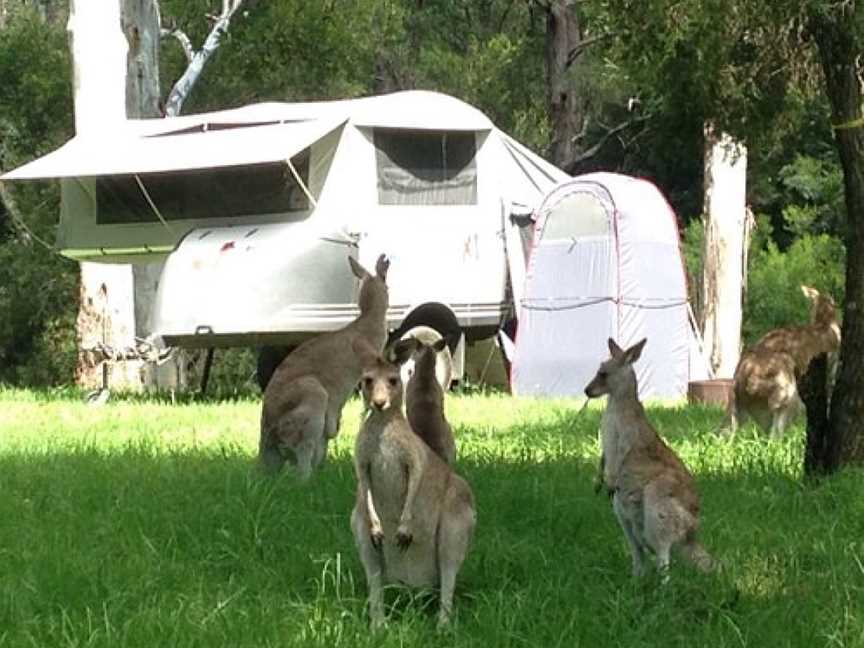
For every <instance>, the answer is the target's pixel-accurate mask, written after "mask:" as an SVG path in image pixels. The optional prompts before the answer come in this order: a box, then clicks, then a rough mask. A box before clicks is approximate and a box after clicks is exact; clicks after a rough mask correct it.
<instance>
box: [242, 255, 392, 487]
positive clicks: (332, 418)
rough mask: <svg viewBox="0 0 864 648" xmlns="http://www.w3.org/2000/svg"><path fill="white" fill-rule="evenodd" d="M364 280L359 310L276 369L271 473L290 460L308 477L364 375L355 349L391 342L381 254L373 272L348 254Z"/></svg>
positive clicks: (268, 404) (263, 442)
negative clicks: (360, 343) (362, 344)
mask: <svg viewBox="0 0 864 648" xmlns="http://www.w3.org/2000/svg"><path fill="white" fill-rule="evenodd" d="M348 263H349V265H350V266H351V271H352V272H353V273H354V276H356V277H357V278H358V279H360V296H359V298H358V305H359V307H360V315H359V316H358V317H357V318H356V319H355V320H354V321H353V322H351V323H350V324H348V325H347V326H345V327H344V328H341V329H339V330H338V331H332V332H329V333H323V334H321V335H319V336H317V337H315V338H313V339H311V340H308V341H306V342H304V343H303V344H301V345H300V346H299V347H297V348H296V349H295V350H294V351H293V352H292V353H290V354H289V355H288V356H287V357H286V358H285V359H284V360H283V361H282V363H281V364H280V365H279V367H278V368H277V369H276V372H275V373H274V374H273V377H272V378H271V379H270V382H269V383H268V384H267V388H266V389H265V390H264V399H263V405H262V411H261V439H260V443H259V460H260V462H261V465H262V467H263V468H264V469H265V470H267V471H270V472H276V471H278V470H279V469H280V468H281V467H282V466H283V464H284V463H285V462H286V461H288V462H289V463H291V464H292V465H293V466H295V467H296V469H297V474H298V475H299V477H300V478H301V479H307V478H308V477H309V476H310V475H311V473H312V471H313V470H314V469H315V468H317V467H318V466H319V465H321V463H322V462H323V461H324V458H325V457H326V456H327V444H328V442H329V441H330V439H332V438H334V437H335V436H336V435H337V434H338V432H339V422H340V417H341V415H342V408H343V406H344V405H345V401H346V400H347V399H348V397H349V396H350V395H351V392H352V391H353V390H354V388H355V387H356V385H357V381H358V380H360V370H361V367H360V360H359V359H358V357H357V355H356V354H355V353H354V351H353V347H352V345H353V343H354V342H355V340H363V341H364V342H365V343H366V345H368V346H369V347H370V348H373V349H377V350H378V351H380V350H381V349H383V348H384V343H385V342H386V341H387V323H386V316H387V306H388V296H387V283H386V279H387V270H388V268H389V266H390V262H389V261H388V260H387V259H386V257H385V256H384V255H383V254H382V255H381V256H380V257H379V258H378V262H377V263H376V264H375V275H374V276H373V275H370V274H369V273H368V272H367V271H366V270H365V269H364V268H363V267H362V266H361V265H360V264H359V263H357V262H356V261H354V259H352V258H351V257H349V258H348Z"/></svg>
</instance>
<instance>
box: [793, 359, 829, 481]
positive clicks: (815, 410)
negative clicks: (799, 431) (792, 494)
mask: <svg viewBox="0 0 864 648" xmlns="http://www.w3.org/2000/svg"><path fill="white" fill-rule="evenodd" d="M797 382H798V394H799V395H800V396H801V400H802V401H803V402H804V407H806V408H807V442H806V446H805V450H804V474H805V475H807V476H808V477H818V476H820V475H824V474H826V473H827V472H829V449H830V447H831V445H832V440H831V428H830V427H829V425H828V356H827V355H826V354H822V355H820V356H817V357H815V358H813V360H812V361H811V362H810V366H809V367H808V368H807V371H806V372H805V373H804V375H803V376H801V377H800V378H798V379H797Z"/></svg>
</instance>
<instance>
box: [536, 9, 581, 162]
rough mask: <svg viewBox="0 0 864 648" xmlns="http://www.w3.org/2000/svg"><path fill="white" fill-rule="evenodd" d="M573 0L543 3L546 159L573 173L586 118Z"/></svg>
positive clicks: (579, 38)
mask: <svg viewBox="0 0 864 648" xmlns="http://www.w3.org/2000/svg"><path fill="white" fill-rule="evenodd" d="M575 5H576V0H552V1H551V2H550V3H549V5H548V7H546V83H547V88H548V95H547V102H548V105H549V120H550V122H551V126H552V142H551V144H550V145H549V159H550V160H551V161H552V163H553V164H556V165H558V166H559V167H561V168H563V169H565V170H566V171H568V173H572V171H573V170H572V168H571V167H572V165H573V161H574V160H576V159H577V158H578V157H579V156H578V152H579V144H578V138H579V134H580V132H581V130H582V126H583V124H584V121H585V112H584V97H582V96H581V93H580V91H579V86H578V83H577V78H578V76H577V75H576V74H575V69H574V67H573V66H574V65H575V62H576V61H578V59H579V55H578V54H577V52H578V50H579V45H580V43H581V42H582V30H581V28H580V25H579V18H578V16H577V14H576V8H575Z"/></svg>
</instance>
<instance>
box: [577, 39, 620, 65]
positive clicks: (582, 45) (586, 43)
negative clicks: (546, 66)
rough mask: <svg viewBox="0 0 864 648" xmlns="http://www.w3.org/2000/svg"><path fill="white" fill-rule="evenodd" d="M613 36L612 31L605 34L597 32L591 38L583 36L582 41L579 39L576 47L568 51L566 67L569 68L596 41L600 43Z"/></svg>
mask: <svg viewBox="0 0 864 648" xmlns="http://www.w3.org/2000/svg"><path fill="white" fill-rule="evenodd" d="M612 36H614V34H613V33H612V32H606V33H605V34H597V36H592V37H590V38H583V39H582V40H581V41H579V43H578V44H577V45H576V47H574V48H573V49H571V50H570V51H569V52H567V63H566V67H568V68H569V67H570V66H571V65H573V63H575V62H576V59H577V58H579V57H580V56H581V55H582V53H583V52H584V51H585V50H586V49H588V48H589V47H591V46H592V45H594V44H595V43H599V42H600V41H604V40H607V39H609V38H612Z"/></svg>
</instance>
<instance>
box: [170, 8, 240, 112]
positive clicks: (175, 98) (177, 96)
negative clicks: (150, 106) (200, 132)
mask: <svg viewBox="0 0 864 648" xmlns="http://www.w3.org/2000/svg"><path fill="white" fill-rule="evenodd" d="M242 4H243V0H222V14H221V15H220V16H214V18H215V22H214V23H213V27H212V28H211V29H210V33H209V34H207V38H206V39H205V40H204V44H203V45H202V46H201V49H200V50H198V51H197V52H194V54H193V55H192V58H191V59H190V60H189V65H188V66H187V67H186V71H185V72H183V75H182V76H181V77H180V78H179V79H178V80H177V83H175V84H174V87H173V88H171V92H170V93H168V99H167V100H166V101H165V115H166V116H168V117H173V116H175V115H179V114H180V111H181V110H182V109H183V103H184V102H185V101H186V98H187V97H188V96H189V93H190V92H191V90H192V87H193V86H194V85H195V83H196V82H197V81H198V77H200V76H201V73H202V72H203V71H204V66H205V65H206V64H207V61H209V60H210V57H211V56H213V53H214V52H215V51H216V50H217V49H219V45H221V43H222V37H223V36H224V35H225V34H227V33H228V28H229V27H230V26H231V18H233V16H234V14H235V13H236V12H237V10H238V9H239V8H240V6H241V5H242ZM190 47H191V45H190Z"/></svg>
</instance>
